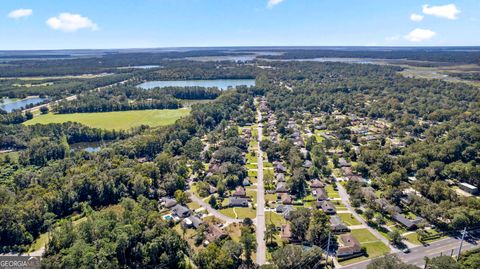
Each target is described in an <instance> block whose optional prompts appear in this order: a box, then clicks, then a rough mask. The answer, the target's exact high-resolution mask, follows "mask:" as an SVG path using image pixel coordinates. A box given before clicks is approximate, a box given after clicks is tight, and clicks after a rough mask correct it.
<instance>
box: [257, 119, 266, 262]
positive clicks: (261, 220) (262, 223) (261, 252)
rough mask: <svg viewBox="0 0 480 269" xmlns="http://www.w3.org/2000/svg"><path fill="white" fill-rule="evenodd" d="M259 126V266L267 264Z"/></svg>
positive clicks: (260, 132) (260, 129) (260, 133)
mask: <svg viewBox="0 0 480 269" xmlns="http://www.w3.org/2000/svg"><path fill="white" fill-rule="evenodd" d="M261 121H262V114H261V113H260V110H258V122H259V123H260V122H261ZM260 126H261V124H259V126H258V144H259V146H258V151H257V156H258V171H257V230H256V236H257V264H259V265H263V264H265V262H266V258H265V253H266V248H267V246H266V244H265V189H264V186H263V152H262V149H261V148H260V142H261V141H262V131H263V128H262V127H260Z"/></svg>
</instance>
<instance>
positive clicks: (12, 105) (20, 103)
mask: <svg viewBox="0 0 480 269" xmlns="http://www.w3.org/2000/svg"><path fill="white" fill-rule="evenodd" d="M2 100H3V102H0V108H1V109H3V110H5V111H7V112H12V111H13V110H15V109H21V108H25V107H26V106H27V105H36V104H38V103H41V102H43V101H44V100H45V98H40V97H27V98H25V99H10V98H3V99H2Z"/></svg>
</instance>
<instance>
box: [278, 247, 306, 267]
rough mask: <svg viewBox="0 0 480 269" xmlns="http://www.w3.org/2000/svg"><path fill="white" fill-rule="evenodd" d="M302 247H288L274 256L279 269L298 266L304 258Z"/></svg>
mask: <svg viewBox="0 0 480 269" xmlns="http://www.w3.org/2000/svg"><path fill="white" fill-rule="evenodd" d="M302 252H303V250H302V247H301V246H298V245H291V244H289V245H286V246H284V247H282V248H280V249H278V250H276V251H275V252H273V254H272V260H273V263H274V264H275V265H277V266H278V268H279V269H290V268H294V267H295V266H297V265H298V264H299V263H300V261H301V257H302Z"/></svg>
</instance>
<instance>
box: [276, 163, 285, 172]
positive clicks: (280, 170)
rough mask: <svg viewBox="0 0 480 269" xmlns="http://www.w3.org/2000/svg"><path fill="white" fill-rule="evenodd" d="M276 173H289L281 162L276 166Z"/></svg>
mask: <svg viewBox="0 0 480 269" xmlns="http://www.w3.org/2000/svg"><path fill="white" fill-rule="evenodd" d="M275 171H276V172H277V173H285V172H287V168H285V166H283V164H282V163H281V162H278V163H277V165H276V166H275Z"/></svg>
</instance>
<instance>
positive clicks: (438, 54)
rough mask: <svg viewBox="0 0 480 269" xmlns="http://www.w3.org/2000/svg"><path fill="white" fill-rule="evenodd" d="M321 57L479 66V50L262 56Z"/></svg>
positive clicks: (307, 52) (316, 51) (313, 52)
mask: <svg viewBox="0 0 480 269" xmlns="http://www.w3.org/2000/svg"><path fill="white" fill-rule="evenodd" d="M323 57H332V58H335V57H338V58H372V59H404V60H405V59H406V60H414V61H430V62H445V63H456V64H480V50H478V49H477V50H460V49H459V50H446V49H439V48H424V49H420V48H416V49H398V50H395V49H391V50H380V49H379V50H373V49H371V50H360V49H359V50H328V49H298V50H289V51H287V52H285V53H284V54H281V55H262V56H259V58H264V59H312V58H323Z"/></svg>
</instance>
